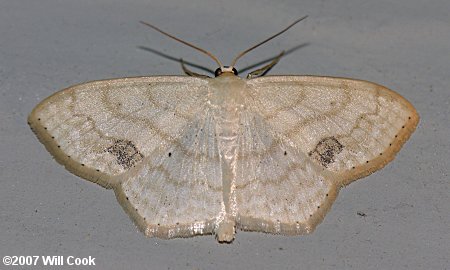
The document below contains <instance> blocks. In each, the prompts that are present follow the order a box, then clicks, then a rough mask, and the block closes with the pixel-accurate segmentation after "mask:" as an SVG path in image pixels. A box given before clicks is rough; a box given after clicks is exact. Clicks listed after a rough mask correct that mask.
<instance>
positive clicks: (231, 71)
mask: <svg viewBox="0 0 450 270" xmlns="http://www.w3.org/2000/svg"><path fill="white" fill-rule="evenodd" d="M222 75H235V76H237V75H238V71H237V69H236V68H234V67H233V66H221V67H218V68H217V69H216V71H214V76H216V77H219V76H222Z"/></svg>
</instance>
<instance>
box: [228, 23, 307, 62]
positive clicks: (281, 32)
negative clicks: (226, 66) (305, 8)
mask: <svg viewBox="0 0 450 270" xmlns="http://www.w3.org/2000/svg"><path fill="white" fill-rule="evenodd" d="M307 17H308V16H304V17H301V18H300V19H297V20H296V21H295V22H293V23H291V24H290V25H289V26H288V27H286V28H284V29H283V30H281V31H280V32H278V33H276V34H275V35H273V36H271V37H269V38H268V39H265V40H264V41H262V42H260V43H258V44H256V45H254V46H252V47H250V48H248V49H247V50H245V51H243V52H241V53H240V54H238V55H237V56H236V57H235V58H234V60H233V62H231V65H230V66H232V67H234V65H235V64H236V62H237V60H238V59H239V58H241V57H242V56H243V55H244V54H246V53H248V52H249V51H251V50H253V49H255V48H256V47H259V46H261V45H263V44H264V43H266V42H267V41H269V40H271V39H274V38H276V37H278V36H279V35H281V34H283V33H284V32H286V31H287V30H289V28H291V27H292V26H294V25H296V24H297V23H299V22H301V21H303V20H304V19H306V18H307Z"/></svg>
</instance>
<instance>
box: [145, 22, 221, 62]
mask: <svg viewBox="0 0 450 270" xmlns="http://www.w3.org/2000/svg"><path fill="white" fill-rule="evenodd" d="M140 23H142V24H144V25H147V26H148V27H151V28H153V29H154V30H156V31H158V32H160V33H161V34H163V35H165V36H168V37H170V38H172V39H175V40H176V41H178V42H181V43H183V44H184V45H187V46H189V47H191V48H194V49H196V50H198V51H200V52H202V53H204V54H206V55H207V56H209V57H211V58H212V59H213V60H214V61H215V62H216V63H217V64H218V65H219V67H223V65H222V63H220V61H219V59H217V57H215V56H214V55H213V54H212V53H210V52H208V51H206V50H204V49H202V48H199V47H197V46H195V45H193V44H191V43H189V42H187V41H184V40H182V39H179V38H177V37H175V36H173V35H171V34H169V33H166V32H164V31H163V30H161V29H159V28H158V27H156V26H154V25H152V24H150V23H147V22H143V21H140Z"/></svg>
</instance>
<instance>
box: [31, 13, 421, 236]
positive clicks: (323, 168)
mask: <svg viewBox="0 0 450 270" xmlns="http://www.w3.org/2000/svg"><path fill="white" fill-rule="evenodd" d="M302 19H304V18H301V19H299V20H297V21H295V22H294V23H293V24H291V25H290V26H288V27H287V28H285V29H284V30H283V31H281V32H279V33H278V34H276V35H274V36H272V37H270V38H268V39H267V40H265V41H263V42H261V43H259V44H257V45H255V46H253V47H251V48H249V49H248V50H246V51H244V52H242V53H240V54H239V55H238V56H237V57H236V58H235V59H234V60H233V61H232V64H231V65H230V66H224V65H222V64H221V62H220V61H219V60H218V59H217V58H216V57H215V56H213V55H212V54H211V53H209V52H207V51H205V50H203V49H200V48H198V47H196V46H194V45H192V44H189V43H187V42H185V41H182V40H180V39H178V38H176V37H174V36H172V35H170V34H168V33H166V32H164V31H162V30H160V29H159V28H156V27H155V26H153V25H150V24H148V23H144V24H146V25H148V26H150V27H152V28H153V29H155V30H157V31H159V32H161V33H163V34H165V35H166V36H169V37H171V38H174V39H176V40H178V41H180V42H182V43H184V44H186V45H188V46H191V47H193V48H195V49H197V50H199V51H201V52H203V53H205V54H207V55H208V56H210V57H211V58H212V59H213V60H214V61H215V62H216V63H217V64H218V66H219V68H217V70H216V72H215V78H210V77H207V76H204V75H200V74H197V73H194V72H192V71H190V70H188V69H187V68H186V67H185V65H184V64H183V63H182V66H183V70H184V71H185V73H186V74H187V75H189V76H150V77H136V78H120V79H109V80H101V81H93V82H87V83H82V84H79V85H75V86H71V87H69V88H67V89H64V90H61V91H59V92H57V93H55V94H53V95H52V96H50V97H48V98H46V99H45V100H44V101H42V102H41V103H40V104H39V105H37V106H36V107H35V108H34V110H33V111H32V112H31V114H30V115H29V117H28V124H29V125H30V127H31V129H32V130H33V131H34V132H35V133H36V135H37V137H38V139H39V140H40V141H41V142H42V143H43V144H44V146H45V147H46V148H47V150H48V151H49V152H50V153H51V154H52V155H53V156H54V158H55V159H56V161H57V162H59V163H60V164H62V165H64V166H65V167H66V168H67V169H68V170H69V171H71V172H72V173H74V174H76V175H78V176H80V177H82V178H85V179H87V180H89V181H92V182H94V183H97V184H99V185H101V186H103V187H105V188H108V189H113V190H114V192H115V194H116V197H117V200H118V201H119V203H120V204H121V205H122V207H123V208H124V210H125V211H126V212H127V213H128V215H129V216H130V217H131V219H132V220H133V221H134V223H135V224H136V225H137V227H138V228H139V229H140V230H141V231H142V232H144V233H145V235H147V236H150V237H160V238H174V237H191V236H195V235H208V234H209V235H214V236H215V237H216V239H217V240H218V241H219V242H227V243H229V242H232V241H233V239H234V238H235V234H236V231H237V230H244V231H255V232H265V233H273V234H283V235H302V234H307V233H310V232H312V231H313V230H314V229H315V227H316V226H317V225H318V224H319V223H320V222H321V221H322V220H323V218H324V216H325V214H326V213H327V211H329V210H330V207H331V205H332V204H333V202H334V200H335V199H336V196H337V194H338V192H339V189H340V188H341V187H343V186H345V185H347V184H349V183H350V182H352V181H354V180H356V179H359V178H361V177H364V176H367V175H369V174H371V173H372V172H374V171H376V170H378V169H380V168H382V167H383V166H384V165H386V164H387V163H388V162H390V161H391V160H392V159H393V158H394V156H395V154H396V153H397V152H398V151H399V150H400V148H401V147H402V145H403V144H404V143H405V141H406V140H407V139H408V138H409V137H410V135H411V134H412V132H413V131H414V130H415V128H416V125H417V123H418V121H419V116H418V114H417V112H416V110H415V109H414V107H413V106H412V105H411V103H409V102H408V101H407V100H406V99H404V98H403V97H402V96H400V95H399V94H397V93H395V92H394V91H392V90H389V89H388V88H386V87H384V86H381V85H378V84H375V83H372V82H368V81H362V80H355V79H346V78H334V77H321V76H297V75H293V76H262V75H264V74H265V73H266V72H267V71H268V70H269V69H270V68H272V67H273V66H274V65H275V64H276V63H277V62H278V60H279V59H280V58H281V56H282V54H280V55H279V56H278V57H277V58H275V59H274V60H273V61H272V62H271V63H269V64H268V65H266V66H265V67H263V68H261V69H258V70H256V71H254V72H252V73H250V74H249V76H247V78H244V79H243V78H240V77H238V72H237V70H236V68H235V67H234V66H235V64H236V62H237V60H238V59H239V58H240V57H241V56H242V55H244V54H245V53H247V52H248V51H250V50H252V49H254V48H256V47H258V46H259V45H261V44H263V43H265V42H266V41H268V40H270V39H272V38H274V37H276V36H278V35H279V34H281V33H283V32H284V31H287V30H288V29H289V28H290V27H292V26H293V25H294V24H296V23H298V22H299V21H301V20H302Z"/></svg>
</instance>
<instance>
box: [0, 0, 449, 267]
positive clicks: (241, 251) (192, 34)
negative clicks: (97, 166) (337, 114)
mask: <svg viewBox="0 0 450 270" xmlns="http://www.w3.org/2000/svg"><path fill="white" fill-rule="evenodd" d="M180 2H181V1H180ZM299 2H300V1H297V0H281V1H269V0H265V1H256V0H251V1H250V0H248V1H247V0H226V1H214V2H213V1H209V0H195V1H183V2H182V3H181V4H180V3H177V2H176V1H171V0H170V1H168V0H157V1H144V0H127V1H119V0H115V1H112V0H111V1H106V0H97V1H92V0H81V1H69V0H67V1H58V0H42V1H36V0H28V1H24V0H15V1H8V0H0V95H1V96H0V183H1V188H0V243H1V244H0V255H1V256H2V257H3V256H5V255H66V256H68V255H73V256H88V255H91V256H93V257H95V258H96V264H97V268H99V269H124V268H125V267H127V266H130V267H131V268H130V269H144V268H146V269H275V268H278V269H299V268H303V269H448V268H450V262H449V258H448V248H449V245H450V234H449V229H448V228H449V224H450V215H449V213H450V200H449V199H450V198H449V197H450V196H449V194H450V191H449V187H450V185H449V184H450V181H449V178H450V177H449V172H448V168H449V167H450V164H449V163H450V161H449V160H450V139H449V138H450V121H449V117H450V90H449V87H450V76H449V71H450V15H449V13H450V3H449V2H448V0H440V1H438V0H435V1H430V0H397V1H392V0H381V1H359V0H349V1H344V0H337V1H315V0H308V1H302V3H299ZM306 14H307V15H309V16H310V17H309V18H308V19H307V20H306V21H305V22H302V23H300V24H299V25H297V26H296V27H295V28H294V29H292V30H290V31H289V32H287V33H286V34H284V35H283V36H282V37H279V38H278V39H276V40H274V41H272V42H271V43H270V44H267V45H265V46H264V47H262V48H260V49H258V50H256V51H254V52H252V53H250V54H249V55H247V56H246V57H245V58H244V59H242V61H241V62H240V63H239V66H238V67H241V68H242V67H245V66H247V65H250V64H253V63H256V62H258V61H260V60H263V59H265V58H268V57H270V56H273V55H275V54H277V53H279V52H280V51H281V50H283V49H290V48H293V47H296V46H297V45H301V44H304V43H308V45H307V46H304V47H302V48H300V49H298V50H296V51H294V52H293V53H291V54H290V55H289V56H288V57H285V58H283V59H282V61H281V62H280V63H279V64H278V65H277V66H276V67H275V68H274V69H273V70H272V72H271V74H315V75H333V76H342V77H353V78H359V79H365V80H370V81H373V82H377V83H380V84H383V85H385V86H387V87H389V88H391V89H393V90H395V91H397V92H398V93H400V94H401V95H403V96H404V97H405V98H407V99H408V100H409V101H410V102H411V103H413V104H414V105H415V106H416V108H417V110H418V111H419V114H420V115H421V122H420V124H419V126H418V129H417V131H416V132H415V133H414V134H413V136H412V138H411V139H410V140H409V141H408V142H407V143H406V145H405V146H404V148H403V150H402V151H401V152H400V153H399V154H398V156H397V158H396V159H395V160H394V161H393V162H392V163H390V164H389V165H388V166H387V167H386V168H384V169H383V170H381V171H379V172H377V173H375V174H373V175H371V176H369V177H367V178H365V179H364V180H360V181H358V182H355V183H353V184H351V185H350V186H348V187H347V188H345V189H343V190H342V191H341V193H340V196H339V197H338V199H337V201H336V202H335V204H334V206H333V207H332V209H331V212H330V213H329V214H328V215H327V216H326V218H325V220H324V222H323V223H322V224H321V225H319V226H318V228H317V230H316V231H315V232H314V233H313V234H311V235H309V236H303V237H284V236H275V235H267V234H261V233H247V232H239V233H238V235H237V238H236V240H235V241H234V243H233V244H231V245H220V244H218V243H217V242H216V241H215V240H214V238H213V237H212V236H206V237H196V238H190V239H175V240H170V241H164V240H159V239H147V238H145V237H144V236H143V235H142V234H141V233H140V232H138V231H137V229H136V227H135V226H134V225H133V223H132V222H131V220H130V219H129V218H128V217H127V215H126V214H125V212H124V211H123V210H122V209H121V207H120V205H119V204H118V203H117V202H116V199H115V196H114V194H113V192H112V191H109V190H105V189H103V188H101V187H100V186H97V185H95V184H93V183H90V182H88V181H84V180H82V179H80V178H78V177H76V176H74V175H72V174H70V173H69V172H67V171H66V170H64V168H63V167H62V166H60V165H58V164H57V163H56V162H54V161H53V160H52V158H51V157H50V155H49V154H48V153H47V151H46V150H45V149H44V147H43V146H42V145H41V144H40V143H39V142H38V141H37V139H36V138H35V136H34V135H33V133H32V132H31V130H30V129H29V128H28V126H27V124H26V117H27V115H28V114H29V112H30V111H31V110H32V108H33V107H34V106H35V105H36V104H37V103H38V102H39V101H41V100H42V99H43V98H45V97H47V96H49V95H50V94H52V93H54V92H55V91H57V90H59V89H62V88H64V87H67V86H69V85H72V84H75V83H80V82H84V81H89V80H96V79H105V78H111V77H125V76H139V75H150V74H151V75H160V74H181V69H180V66H179V64H178V63H176V62H173V61H170V60H168V59H165V58H162V57H161V56H158V55H157V54H155V53H151V52H148V51H145V50H142V49H139V48H138V46H147V47H150V48H152V49H154V50H159V51H161V52H163V53H166V54H169V55H171V56H173V57H177V58H178V57H183V58H185V59H186V60H189V61H193V62H196V63H198V64H201V65H205V66H208V67H210V68H212V69H215V66H214V62H212V61H211V60H210V59H208V58H206V57H204V56H203V55H201V54H199V53H197V52H195V51H193V50H192V49H190V48H188V47H184V46H182V45H180V44H178V43H176V42H173V41H172V40H169V39H167V38H165V37H163V36H161V35H160V34H158V33H156V32H154V31H152V30H150V29H149V28H147V27H144V26H143V25H140V24H139V23H138V21H139V20H147V21H150V22H152V23H154V24H156V25H158V26H160V27H162V28H163V29H165V30H167V31H169V32H171V33H173V34H176V35H178V36H180V37H182V38H185V39H186V40H189V41H192V42H193V43H195V44H197V45H199V46H201V47H203V48H205V49H208V50H211V51H212V52H213V53H215V54H216V55H217V56H218V57H219V58H220V59H222V61H223V62H229V61H230V59H231V58H232V57H233V56H234V55H235V54H236V53H237V52H238V51H240V50H243V49H245V48H247V47H248V46H250V45H252V44H254V43H255V42H256V41H260V40H262V39H264V38H266V37H267V36H269V35H271V34H272V33H274V32H276V31H278V30H280V29H281V28H282V27H284V26H286V25H287V24H288V23H290V22H291V21H292V20H293V19H295V18H298V17H300V16H303V15H306ZM358 212H360V213H361V214H362V213H364V214H365V216H361V215H358V214H357V213H358ZM0 268H2V269H3V268H4V267H3V265H2V264H0ZM6 269H13V267H11V268H6ZM53 269H54V268H53ZM90 269H92V268H90Z"/></svg>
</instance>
